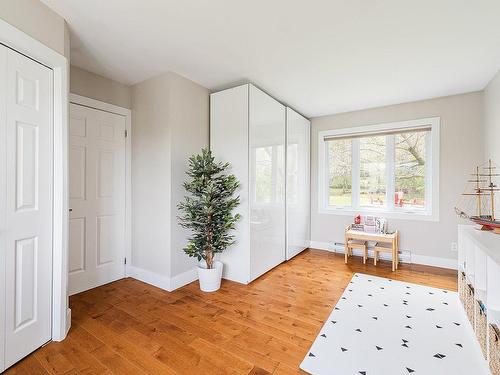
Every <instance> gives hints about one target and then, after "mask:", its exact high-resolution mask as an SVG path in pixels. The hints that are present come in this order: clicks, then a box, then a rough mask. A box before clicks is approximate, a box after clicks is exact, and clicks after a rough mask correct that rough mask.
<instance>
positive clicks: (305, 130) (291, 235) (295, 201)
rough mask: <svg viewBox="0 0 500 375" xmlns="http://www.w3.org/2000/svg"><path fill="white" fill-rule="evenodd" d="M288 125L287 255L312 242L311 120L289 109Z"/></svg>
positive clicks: (289, 256) (288, 256) (291, 254)
mask: <svg viewBox="0 0 500 375" xmlns="http://www.w3.org/2000/svg"><path fill="white" fill-rule="evenodd" d="M286 128H287V159H286V160H287V185H286V189H287V190H286V192H287V197H286V200H287V259H291V258H292V257H294V256H295V255H297V254H298V253H300V252H301V251H302V250H304V249H306V248H308V247H309V243H310V238H311V234H310V204H311V202H310V183H311V179H310V173H309V163H310V156H309V155H310V153H309V148H310V146H309V145H310V122H309V120H308V119H306V118H305V117H302V116H301V115H299V114H298V113H297V112H295V111H293V110H292V109H290V108H287V109H286Z"/></svg>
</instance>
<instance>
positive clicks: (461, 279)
mask: <svg viewBox="0 0 500 375" xmlns="http://www.w3.org/2000/svg"><path fill="white" fill-rule="evenodd" d="M466 289H467V279H466V278H465V272H459V273H458V296H459V297H460V301H461V302H462V306H463V307H464V309H465V291H466Z"/></svg>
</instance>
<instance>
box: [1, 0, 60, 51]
mask: <svg viewBox="0 0 500 375" xmlns="http://www.w3.org/2000/svg"><path fill="white" fill-rule="evenodd" d="M0 18H2V19H3V20H5V21H6V22H8V23H9V24H11V25H12V26H15V27H17V28H18V29H19V30H21V31H23V32H25V33H26V34H28V35H30V36H31V37H33V38H35V39H37V40H39V41H40V42H42V43H43V44H45V45H46V46H48V47H50V48H52V49H53V50H55V51H57V52H59V53H60V54H61V55H64V56H66V57H67V58H68V59H69V48H67V47H68V46H69V42H68V39H66V38H65V33H66V32H67V30H65V28H66V25H65V21H64V19H63V18H62V17H61V16H59V15H58V14H57V13H55V12H54V11H53V10H51V9H50V8H49V7H48V6H46V5H45V4H43V3H42V2H41V1H39V0H0ZM65 47H66V48H65Z"/></svg>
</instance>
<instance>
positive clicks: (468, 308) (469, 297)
mask: <svg viewBox="0 0 500 375" xmlns="http://www.w3.org/2000/svg"><path fill="white" fill-rule="evenodd" d="M474 305H475V299H474V287H473V286H472V285H470V284H467V286H466V289H465V312H466V313H467V318H469V322H470V324H472V328H475V323H474Z"/></svg>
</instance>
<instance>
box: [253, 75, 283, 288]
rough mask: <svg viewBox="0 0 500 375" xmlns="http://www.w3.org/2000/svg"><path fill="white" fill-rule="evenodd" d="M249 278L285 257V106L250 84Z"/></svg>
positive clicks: (271, 266) (254, 277) (258, 274)
mask: <svg viewBox="0 0 500 375" xmlns="http://www.w3.org/2000/svg"><path fill="white" fill-rule="evenodd" d="M249 159H250V160H249V164H250V173H249V184H250V193H249V200H250V279H251V280H254V279H256V278H257V277H259V276H260V275H262V274H264V273H265V272H267V271H269V270H270V269H271V268H273V267H275V266H277V265H278V264H280V263H281V262H283V261H284V260H285V254H286V248H285V246H286V244H285V237H286V234H285V178H286V171H285V107H284V106H283V105H281V104H280V103H279V102H277V101H276V100H274V99H273V98H271V97H270V96H269V95H267V94H265V93H264V92H263V91H261V90H259V89H257V88H256V87H254V86H252V85H250V95H249Z"/></svg>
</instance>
